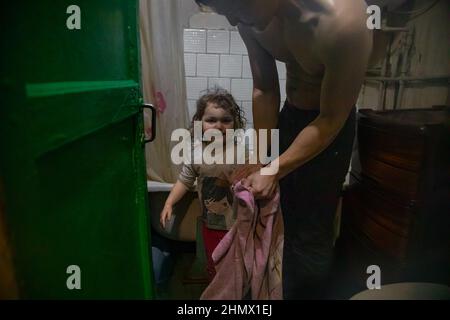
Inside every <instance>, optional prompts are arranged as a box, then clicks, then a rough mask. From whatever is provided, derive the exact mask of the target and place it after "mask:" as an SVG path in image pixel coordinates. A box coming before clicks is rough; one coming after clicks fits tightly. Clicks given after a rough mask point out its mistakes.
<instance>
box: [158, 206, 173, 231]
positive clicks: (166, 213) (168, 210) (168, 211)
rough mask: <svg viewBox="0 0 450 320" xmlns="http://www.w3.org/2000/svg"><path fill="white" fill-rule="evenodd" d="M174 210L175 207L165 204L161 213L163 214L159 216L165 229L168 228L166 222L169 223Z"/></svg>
mask: <svg viewBox="0 0 450 320" xmlns="http://www.w3.org/2000/svg"><path fill="white" fill-rule="evenodd" d="M172 210H173V207H172V205H170V204H165V205H164V208H163V209H162V211H161V214H160V216H159V222H160V223H161V225H162V226H163V228H165V227H166V222H167V221H169V220H170V219H171V218H172Z"/></svg>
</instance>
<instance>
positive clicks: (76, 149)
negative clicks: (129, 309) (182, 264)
mask: <svg viewBox="0 0 450 320" xmlns="http://www.w3.org/2000/svg"><path fill="white" fill-rule="evenodd" d="M73 4H75V5H78V6H79V7H80V9H81V30H68V29H67V27H66V19H67V18H68V17H69V14H67V13H66V9H67V7H68V6H69V5H73ZM5 6H6V7H5ZM6 13H7V14H6ZM137 16H138V15H137V1H136V0H126V1H125V0H122V1H119V0H95V1H62V0H60V1H50V0H46V1H21V2H20V3H17V4H7V5H6V4H2V21H3V22H2V25H3V24H4V25H6V26H8V31H7V32H5V33H4V36H3V35H2V40H1V45H2V52H4V54H2V57H1V65H0V66H1V74H0V90H1V95H0V100H1V107H0V150H1V153H0V183H1V184H3V189H4V195H3V197H4V198H5V203H6V221H7V228H8V233H9V237H10V242H11V247H12V248H13V256H14V265H15V269H16V277H17V282H18V285H19V290H20V294H21V297H23V298H37V299H41V298H44V299H45V298H56V299H59V298H62V299H106V298H112V299H130V298H138V299H143V298H153V294H154V293H153V281H152V277H151V274H152V272H151V261H150V250H149V249H150V245H149V231H148V229H147V226H148V224H147V214H148V212H147V210H148V209H147V208H148V205H147V198H146V196H147V190H146V173H145V159H144V152H143V151H144V149H143V143H142V141H143V124H142V121H143V120H142V112H141V108H140V106H141V104H142V99H141V92H140V74H139V50H138V49H139V48H138V34H137ZM71 265H77V266H79V268H80V270H81V278H80V279H81V290H77V289H73V290H69V289H68V288H67V285H66V281H67V279H68V277H69V276H70V274H68V273H67V272H66V271H67V268H68V267H69V266H71Z"/></svg>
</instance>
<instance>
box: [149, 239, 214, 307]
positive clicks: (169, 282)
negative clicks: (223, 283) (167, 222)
mask: <svg viewBox="0 0 450 320" xmlns="http://www.w3.org/2000/svg"><path fill="white" fill-rule="evenodd" d="M152 247H153V248H152V249H153V266H154V272H155V274H154V277H155V284H156V298H157V299H159V300H198V299H199V298H200V296H201V294H202V292H203V290H204V289H205V288H206V286H207V281H206V268H205V264H206V262H205V257H204V254H202V252H200V254H197V251H198V250H199V249H198V248H196V244H195V243H190V242H180V241H173V240H169V239H166V238H163V237H161V236H159V235H158V234H157V233H156V232H155V231H153V232H152Z"/></svg>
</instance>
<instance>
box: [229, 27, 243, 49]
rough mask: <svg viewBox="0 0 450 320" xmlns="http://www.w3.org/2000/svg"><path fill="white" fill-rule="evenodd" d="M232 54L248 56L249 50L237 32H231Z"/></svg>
mask: <svg viewBox="0 0 450 320" xmlns="http://www.w3.org/2000/svg"><path fill="white" fill-rule="evenodd" d="M230 52H231V53H233V54H247V48H246V47H245V44H244V41H242V38H241V35H240V34H239V32H237V31H231V40H230Z"/></svg>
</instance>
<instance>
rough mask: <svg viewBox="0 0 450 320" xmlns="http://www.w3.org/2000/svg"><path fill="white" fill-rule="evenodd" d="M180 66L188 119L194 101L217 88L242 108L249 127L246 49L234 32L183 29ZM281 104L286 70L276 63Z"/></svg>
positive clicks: (249, 97) (250, 108) (250, 122)
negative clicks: (185, 90) (228, 94)
mask: <svg viewBox="0 0 450 320" xmlns="http://www.w3.org/2000/svg"><path fill="white" fill-rule="evenodd" d="M184 64H185V72H186V89H187V97H188V106H189V114H190V117H192V116H193V114H194V112H195V104H196V100H197V99H198V98H199V97H200V96H201V95H202V94H203V92H204V91H205V90H206V89H207V88H211V87H214V86H215V85H218V86H220V87H222V88H224V89H227V90H228V91H230V92H231V94H232V95H233V96H234V98H235V99H236V101H237V102H238V104H240V105H241V106H242V108H243V109H244V112H245V116H246V118H247V120H248V127H252V126H253V123H252V121H253V117H252V103H251V100H252V88H253V80H252V74H251V71H250V63H249V59H248V54H247V49H246V47H245V45H244V42H243V41H242V39H241V36H240V35H239V32H238V31H235V30H216V29H208V28H187V29H184ZM277 68H278V76H279V80H280V90H281V102H282V103H283V102H284V100H285V97H286V94H285V87H286V68H285V65H284V63H282V62H279V61H277Z"/></svg>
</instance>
